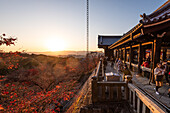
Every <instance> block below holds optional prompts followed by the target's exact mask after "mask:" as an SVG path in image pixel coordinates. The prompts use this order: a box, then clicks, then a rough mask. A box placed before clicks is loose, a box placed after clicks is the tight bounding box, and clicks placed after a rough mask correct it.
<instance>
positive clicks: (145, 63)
mask: <svg viewBox="0 0 170 113" xmlns="http://www.w3.org/2000/svg"><path fill="white" fill-rule="evenodd" d="M141 66H144V67H147V68H149V63H148V61H147V60H145V61H144V62H143V63H142V65H141Z"/></svg>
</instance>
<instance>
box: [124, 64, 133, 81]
mask: <svg viewBox="0 0 170 113" xmlns="http://www.w3.org/2000/svg"><path fill="white" fill-rule="evenodd" d="M126 77H129V78H128V79H127V80H128V82H129V81H131V78H132V74H131V72H130V70H129V69H128V67H127V64H125V65H124V69H123V81H125V78H126Z"/></svg>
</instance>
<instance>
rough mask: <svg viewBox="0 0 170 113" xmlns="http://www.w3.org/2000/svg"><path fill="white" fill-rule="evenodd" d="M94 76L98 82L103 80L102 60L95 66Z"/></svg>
mask: <svg viewBox="0 0 170 113" xmlns="http://www.w3.org/2000/svg"><path fill="white" fill-rule="evenodd" d="M95 76H96V77H97V80H98V81H102V80H103V79H104V65H103V61H102V60H100V61H99V63H98V65H97V68H96V73H95Z"/></svg>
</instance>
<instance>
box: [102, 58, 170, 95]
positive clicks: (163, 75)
mask: <svg viewBox="0 0 170 113" xmlns="http://www.w3.org/2000/svg"><path fill="white" fill-rule="evenodd" d="M149 61H150V59H146V60H144V62H143V64H142V66H144V67H148V68H149V67H150V62H149ZM114 64H116V66H117V71H118V73H119V72H122V73H123V76H122V80H123V81H124V80H125V78H126V80H128V82H131V78H132V74H131V72H130V70H129V69H128V66H127V64H125V63H123V61H122V60H121V58H116V59H115V60H114V59H113V58H112V59H111V66H113V65H114ZM104 65H105V69H106V65H107V58H104ZM169 76H170V71H169V69H168V64H167V61H163V62H160V63H158V64H157V67H156V68H155V69H154V78H155V83H156V88H154V89H155V90H156V94H157V95H159V91H158V89H159V88H160V87H162V85H163V80H164V79H165V80H166V85H168V86H170V82H169ZM127 78H128V79H127ZM169 90H170V88H169ZM169 93H170V92H169ZM169 96H170V94H169Z"/></svg>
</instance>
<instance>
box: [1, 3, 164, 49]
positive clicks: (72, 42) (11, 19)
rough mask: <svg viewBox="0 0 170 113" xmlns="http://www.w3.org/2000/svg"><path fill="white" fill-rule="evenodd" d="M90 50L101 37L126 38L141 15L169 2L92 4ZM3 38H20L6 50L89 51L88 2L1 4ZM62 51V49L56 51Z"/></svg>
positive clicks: (3, 47) (95, 46) (95, 47)
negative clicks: (120, 36)
mask: <svg viewBox="0 0 170 113" xmlns="http://www.w3.org/2000/svg"><path fill="white" fill-rule="evenodd" d="M89 1H90V3H89V4H90V50H97V35H98V34H123V33H125V32H127V31H128V30H130V29H131V28H132V27H133V26H135V25H136V24H137V23H138V22H139V20H140V19H141V18H140V16H139V15H140V14H143V13H146V14H150V13H152V12H153V11H154V10H156V9H157V8H158V7H159V6H161V5H162V4H163V3H164V2H166V1H167V0H89ZM0 14H1V17H0V34H2V33H6V34H7V35H11V36H17V37H18V41H17V43H16V46H11V47H6V46H1V47H0V48H1V49H4V50H7V51H8V50H14V51H16V50H19V49H20V50H27V51H32V52H33V51H50V50H55V49H53V48H58V47H60V46H61V45H63V47H61V49H64V50H85V49H86V0H0ZM56 50H60V49H56Z"/></svg>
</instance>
